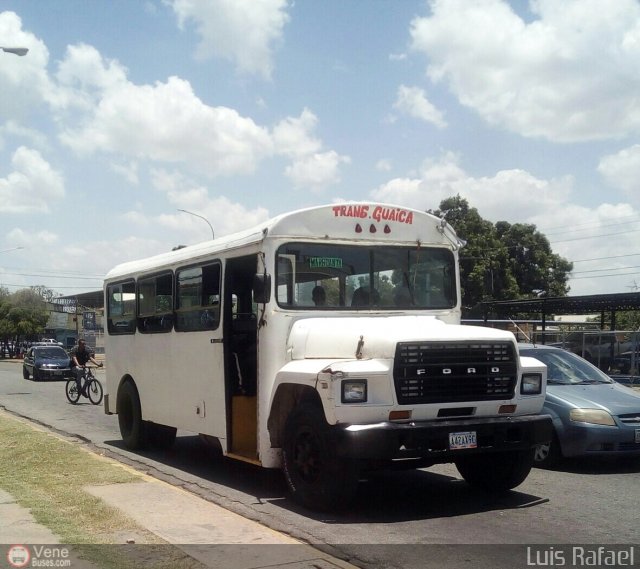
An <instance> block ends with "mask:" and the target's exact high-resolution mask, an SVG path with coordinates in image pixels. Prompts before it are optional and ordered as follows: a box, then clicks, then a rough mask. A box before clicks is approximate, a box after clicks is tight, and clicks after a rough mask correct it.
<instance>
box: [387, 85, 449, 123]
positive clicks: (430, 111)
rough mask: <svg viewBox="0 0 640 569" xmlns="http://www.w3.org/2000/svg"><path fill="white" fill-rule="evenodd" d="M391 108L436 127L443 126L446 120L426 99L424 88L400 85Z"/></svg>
mask: <svg viewBox="0 0 640 569" xmlns="http://www.w3.org/2000/svg"><path fill="white" fill-rule="evenodd" d="M393 108H394V109H396V110H398V111H400V112H402V113H404V114H406V115H409V116H410V117H414V118H417V119H420V120H423V121H425V122H428V123H431V124H434V125H435V126H437V127H438V128H445V127H446V126H447V122H446V121H445V120H444V116H443V115H442V113H441V112H440V111H439V110H438V109H437V108H436V107H435V106H434V105H433V104H432V103H431V102H430V101H429V99H427V96H426V93H425V91H424V89H420V88H419V87H407V86H406V85H400V87H398V95H397V98H396V102H395V103H394V105H393Z"/></svg>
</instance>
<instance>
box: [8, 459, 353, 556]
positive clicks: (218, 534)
mask: <svg viewBox="0 0 640 569" xmlns="http://www.w3.org/2000/svg"><path fill="white" fill-rule="evenodd" d="M78 452H83V451H80V450H79V451H78ZM101 460H108V461H110V462H112V463H114V464H118V465H120V463H117V461H113V460H111V459H106V458H104V457H101ZM120 466H122V465H120ZM125 468H128V467H125ZM136 474H137V475H139V479H140V481H136V482H129V483H119V484H109V485H104V486H87V487H85V488H83V490H84V491H85V492H87V493H89V494H91V495H93V496H95V497H97V498H99V499H101V500H102V501H103V502H105V503H106V504H108V505H109V506H112V507H114V508H116V509H118V510H120V511H121V512H122V513H124V514H125V515H127V516H128V517H129V518H131V519H132V520H133V521H134V522H136V524H137V525H138V526H139V527H140V528H142V529H146V530H147V531H148V532H150V533H151V534H153V535H155V536H157V537H158V538H160V539H161V540H163V541H164V542H166V543H168V544H172V545H174V546H175V547H176V548H178V549H179V550H181V551H182V552H183V553H184V554H186V555H187V556H189V558H191V559H193V560H196V565H197V562H199V563H201V564H202V565H201V566H204V567H215V568H217V567H224V568H225V569H227V568H228V567H230V566H232V567H234V569H259V568H265V567H287V568H290V569H307V568H308V569H336V568H341V569H356V567H355V566H354V565H351V564H349V563H347V562H345V561H342V560H340V559H337V558H335V557H333V556H332V555H330V554H327V553H324V552H322V551H320V550H318V549H316V548H314V547H312V546H311V545H308V544H305V543H302V542H300V541H298V540H296V539H294V538H292V537H290V536H288V535H285V534H283V533H279V532H277V531H274V530H272V529H270V528H268V527H266V526H263V525H261V524H259V523H257V522H254V521H252V520H248V519H246V518H243V517H242V516H240V515H238V514H235V513H233V512H230V511H228V510H225V509H224V508H222V507H220V506H218V505H216V504H213V503H211V502H208V501H207V500H204V499H202V498H200V497H198V496H196V495H194V494H191V493H189V492H187V491H186V490H184V489H182V488H178V487H175V486H172V485H170V484H168V483H166V482H163V481H160V480H157V479H155V478H153V477H151V476H148V475H146V474H143V473H140V472H138V471H136ZM118 539H121V541H120V544H122V547H123V548H127V547H138V548H141V549H142V550H143V548H144V547H145V545H135V546H133V545H132V544H134V543H135V544H141V543H144V538H142V537H140V536H137V535H136V534H135V532H131V531H130V532H129V533H125V534H123V535H121V536H118ZM147 543H148V542H147ZM0 544H6V547H4V546H2V545H0V567H5V566H7V567H19V566H21V565H15V564H11V563H10V556H11V555H12V553H13V550H11V549H10V548H11V546H12V545H16V544H20V545H24V546H26V548H27V549H28V550H30V551H32V552H34V553H35V552H36V551H37V545H39V544H46V545H55V544H60V539H59V537H58V536H56V535H55V534H54V533H52V532H51V530H50V529H48V528H46V527H44V526H43V525H40V524H38V523H36V522H35V521H34V518H33V517H32V515H31V513H30V512H29V510H27V509H26V508H23V507H22V506H20V505H19V504H18V503H17V502H16V501H15V499H14V498H13V496H11V495H10V494H8V493H7V492H5V491H3V490H1V489H0ZM126 544H128V545H126ZM257 546H259V547H257ZM3 547H4V551H3ZM99 547H115V546H113V545H108V546H99ZM146 547H149V548H152V547H154V546H153V545H147V546H146ZM162 547H167V548H168V549H169V546H162ZM174 551H175V550H174ZM34 553H32V555H34ZM5 560H7V561H9V565H5V564H4V563H3V562H4V561H5ZM33 561H34V562H35V559H33ZM73 561H74V562H73V563H72V564H71V565H69V567H72V568H73V567H91V565H90V564H86V563H85V562H84V561H82V560H78V559H73ZM76 561H77V563H76ZM24 566H32V565H24ZM33 566H35V565H33Z"/></svg>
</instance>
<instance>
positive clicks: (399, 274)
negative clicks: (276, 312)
mask: <svg viewBox="0 0 640 569" xmlns="http://www.w3.org/2000/svg"><path fill="white" fill-rule="evenodd" d="M276 259H277V267H276V282H277V300H278V304H279V305H280V306H281V307H283V308H288V309H318V310H326V309H330V310H335V309H356V310H357V309H371V308H376V309H393V310H398V309H421V310H424V309H445V308H453V307H454V306H455V305H456V298H457V294H456V285H455V274H456V272H455V259H454V256H453V253H452V252H451V251H450V250H449V249H445V248H442V247H440V248H438V247H419V246H412V247H390V246H362V245H327V244H317V243H287V244H286V245H283V246H281V247H280V248H279V249H278V253H277V256H276Z"/></svg>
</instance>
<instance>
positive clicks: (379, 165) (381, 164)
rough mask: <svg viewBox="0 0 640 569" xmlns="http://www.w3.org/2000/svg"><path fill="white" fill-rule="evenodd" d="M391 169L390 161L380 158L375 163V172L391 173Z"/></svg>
mask: <svg viewBox="0 0 640 569" xmlns="http://www.w3.org/2000/svg"><path fill="white" fill-rule="evenodd" d="M392 167H393V165H392V163H391V160H389V159H387V158H382V159H381V160H378V161H377V162H376V170H379V171H380V172H391V168H392Z"/></svg>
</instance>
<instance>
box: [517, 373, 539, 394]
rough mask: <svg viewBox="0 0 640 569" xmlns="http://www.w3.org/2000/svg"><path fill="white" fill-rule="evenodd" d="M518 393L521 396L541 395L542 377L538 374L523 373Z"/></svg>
mask: <svg viewBox="0 0 640 569" xmlns="http://www.w3.org/2000/svg"><path fill="white" fill-rule="evenodd" d="M520 393H522V395H539V394H540V393H542V375H540V374H539V373H523V374H522V384H521V385H520Z"/></svg>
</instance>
